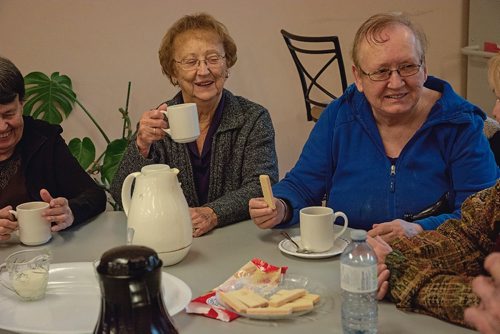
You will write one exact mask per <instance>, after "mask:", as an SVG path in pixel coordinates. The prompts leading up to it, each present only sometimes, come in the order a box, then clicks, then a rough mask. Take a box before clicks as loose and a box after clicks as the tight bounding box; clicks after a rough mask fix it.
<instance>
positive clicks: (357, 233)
mask: <svg viewBox="0 0 500 334" xmlns="http://www.w3.org/2000/svg"><path fill="white" fill-rule="evenodd" d="M366 234H367V233H366V231H365V230H352V231H351V239H352V240H358V241H360V240H366Z"/></svg>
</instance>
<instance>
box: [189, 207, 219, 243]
mask: <svg viewBox="0 0 500 334" xmlns="http://www.w3.org/2000/svg"><path fill="white" fill-rule="evenodd" d="M189 213H190V214H191V222H192V223H193V237H199V236H202V235H203V234H205V233H207V232H209V231H211V230H213V229H214V228H215V227H216V226H217V215H216V214H215V212H214V210H212V209H211V208H209V207H206V206H203V207H199V208H189Z"/></svg>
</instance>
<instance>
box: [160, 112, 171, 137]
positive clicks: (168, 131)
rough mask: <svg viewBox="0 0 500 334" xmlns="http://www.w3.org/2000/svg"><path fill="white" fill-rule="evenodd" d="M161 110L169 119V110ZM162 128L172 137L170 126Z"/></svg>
mask: <svg viewBox="0 0 500 334" xmlns="http://www.w3.org/2000/svg"><path fill="white" fill-rule="evenodd" d="M160 111H161V113H162V114H163V115H165V117H167V119H168V110H160ZM161 129H162V130H163V131H165V133H166V134H167V135H169V136H170V137H172V130H170V128H168V129H164V128H161Z"/></svg>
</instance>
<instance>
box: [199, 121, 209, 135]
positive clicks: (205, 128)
mask: <svg viewBox="0 0 500 334" xmlns="http://www.w3.org/2000/svg"><path fill="white" fill-rule="evenodd" d="M209 128H210V123H208V124H207V125H205V126H203V127H200V133H204V132H207V131H208V129H209Z"/></svg>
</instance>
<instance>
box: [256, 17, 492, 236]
mask: <svg viewBox="0 0 500 334" xmlns="http://www.w3.org/2000/svg"><path fill="white" fill-rule="evenodd" d="M425 48H426V39H425V35H424V34H423V33H422V32H421V31H420V30H418V29H417V28H416V27H415V26H414V25H413V24H412V22H411V21H410V20H409V19H408V18H407V17H405V16H404V15H401V14H393V13H390V14H377V15H374V16H372V17H371V18H369V19H368V20H367V21H366V22H365V23H364V24H363V25H362V26H361V27H360V28H359V30H358V32H357V34H356V36H355V40H354V46H353V51H352V57H353V62H354V65H353V67H352V71H353V74H354V78H355V84H354V85H351V86H350V87H349V88H348V89H347V90H346V92H345V93H344V94H343V95H342V96H341V97H340V98H339V99H337V100H335V101H333V102H332V103H330V105H329V106H328V107H327V108H326V109H325V110H324V112H323V113H322V115H321V117H320V119H319V120H318V122H317V124H316V125H315V127H314V129H313V130H312V132H311V134H310V136H309V139H308V141H307V142H306V144H305V146H304V149H303V151H302V154H301V156H300V158H299V160H298V162H297V164H296V165H295V167H294V168H293V169H292V170H291V171H290V172H289V173H287V175H286V176H285V178H284V179H283V180H281V181H280V182H279V183H278V184H276V185H275V186H274V187H273V192H274V195H275V196H276V198H275V199H274V201H275V203H276V209H275V210H272V209H271V208H269V207H268V206H267V204H266V203H265V202H264V201H263V200H262V199H260V198H256V199H252V200H250V202H249V210H250V215H251V217H252V219H253V221H254V223H255V224H256V225H257V226H258V227H260V228H271V227H285V226H290V225H292V224H295V223H297V222H298V220H299V214H298V212H299V210H300V209H302V208H304V207H307V206H312V205H319V204H320V203H321V200H322V199H324V196H325V194H326V204H327V206H329V207H332V208H333V209H335V210H336V211H337V210H338V211H343V212H345V213H346V214H347V216H348V218H349V226H350V227H352V228H361V229H365V230H370V232H369V234H370V235H372V236H373V235H381V236H382V237H383V238H384V239H386V240H391V239H392V238H394V237H396V236H399V235H407V236H412V235H415V234H417V233H419V232H421V231H422V230H427V229H435V228H436V227H437V226H439V225H440V224H441V223H442V222H444V221H445V220H446V219H449V218H459V217H460V205H461V204H462V202H463V201H464V200H465V198H467V197H468V196H469V195H471V194H473V193H475V192H477V191H479V190H482V189H484V188H487V187H491V186H492V185H493V184H494V183H495V180H496V179H497V178H498V176H499V170H498V167H497V165H496V163H495V160H494V157H493V154H492V152H491V150H490V148H489V145H488V141H487V139H486V137H485V136H484V135H483V132H482V130H483V122H484V119H485V118H486V116H485V114H484V113H483V112H482V111H481V110H480V109H478V108H477V107H475V106H474V105H472V104H470V103H468V102H467V101H465V100H464V99H463V98H461V97H460V96H458V95H457V94H456V93H455V92H454V91H453V89H452V88H451V86H450V85H449V84H448V83H446V82H445V81H442V80H440V79H437V78H434V77H431V76H428V75H427V67H426V63H425ZM444 194H448V197H447V198H448V199H447V202H448V204H449V206H450V208H449V210H448V211H447V212H445V213H440V214H435V215H432V216H429V217H427V218H423V219H420V220H415V221H413V222H409V221H407V220H409V218H406V220H405V219H404V218H405V217H412V216H414V215H415V214H417V213H419V212H421V211H422V210H423V209H425V208H427V207H429V206H431V205H432V204H433V203H435V202H436V201H438V200H439V199H440V198H442V197H443V195H444Z"/></svg>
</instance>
